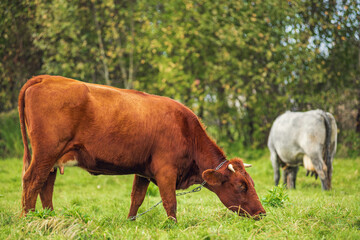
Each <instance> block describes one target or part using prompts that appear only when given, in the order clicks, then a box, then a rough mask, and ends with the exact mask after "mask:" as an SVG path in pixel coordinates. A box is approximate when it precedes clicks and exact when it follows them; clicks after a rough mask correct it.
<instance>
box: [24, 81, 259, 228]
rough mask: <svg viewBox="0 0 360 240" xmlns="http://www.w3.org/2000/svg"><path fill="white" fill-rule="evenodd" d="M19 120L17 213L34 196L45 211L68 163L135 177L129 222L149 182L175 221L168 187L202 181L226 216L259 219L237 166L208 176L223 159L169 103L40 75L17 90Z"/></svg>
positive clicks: (190, 116)
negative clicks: (20, 167) (20, 174)
mask: <svg viewBox="0 0 360 240" xmlns="http://www.w3.org/2000/svg"><path fill="white" fill-rule="evenodd" d="M19 115H20V123H21V133H22V137H23V142H24V158H23V161H24V166H23V194H22V208H23V214H24V215H25V214H26V213H27V212H28V211H29V210H32V209H34V208H35V203H36V199H37V196H38V194H39V193H40V198H41V201H42V205H43V207H44V208H50V209H53V204H52V195H53V188H54V182H55V178H56V168H60V172H61V173H63V171H64V166H66V165H67V164H69V163H71V165H76V166H79V167H81V168H83V169H85V170H87V171H88V172H89V173H91V174H94V175H98V174H109V175H123V174H135V178H134V183H133V189H132V193H131V207H130V212H129V216H128V217H129V218H130V217H132V216H135V215H136V213H137V211H138V209H139V207H140V205H141V204H142V202H143V200H144V197H145V194H146V190H147V187H148V185H149V182H150V181H152V182H154V183H155V184H156V185H157V186H158V187H159V190H160V195H161V198H162V200H163V205H164V208H165V210H166V212H167V215H168V217H170V218H173V219H174V220H175V221H176V196H175V191H176V189H186V188H188V187H189V186H191V185H193V184H199V183H201V182H203V180H205V181H207V183H206V184H205V187H206V188H208V189H210V190H211V191H213V192H215V193H216V194H217V195H218V197H219V198H220V200H221V201H222V202H223V204H224V205H225V206H226V207H228V208H229V209H230V210H232V211H235V212H238V213H239V214H240V215H249V216H259V215H260V214H265V210H264V208H263V207H262V205H261V203H260V201H259V198H258V196H257V194H256V192H255V189H254V183H253V180H252V179H251V177H250V176H249V174H248V173H247V172H246V171H245V168H244V164H243V162H242V160H240V159H237V158H235V159H232V160H230V161H226V162H225V164H224V165H223V166H222V167H221V168H220V169H219V170H217V171H215V170H213V169H214V168H216V167H217V166H219V164H220V163H222V162H223V161H224V160H226V158H225V156H224V153H223V152H222V151H221V150H220V149H219V147H217V145H216V144H215V143H214V142H213V141H212V140H211V139H210V138H209V137H208V135H207V134H206V132H205V130H204V128H203V127H202V125H201V123H200V121H199V120H198V118H197V117H196V115H195V114H194V113H193V112H191V111H190V110H189V109H188V108H187V107H185V106H184V105H182V104H180V103H178V102H176V101H174V100H172V99H170V98H166V97H160V96H155V95H150V94H146V93H143V92H138V91H134V90H125V89H117V88H113V87H108V86H102V85H97V84H89V83H84V82H80V81H76V80H73V79H68V78H64V77H60V76H48V75H43V76H37V77H34V78H32V79H30V80H29V81H28V82H27V83H26V84H25V85H24V86H23V88H22V89H21V92H20V95H19ZM25 124H26V127H25ZM26 129H27V132H28V135H29V139H30V141H31V146H32V158H31V156H30V152H29V149H28V140H27V137H26ZM30 158H31V161H30ZM54 168H55V171H54Z"/></svg>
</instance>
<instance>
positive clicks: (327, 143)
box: [321, 111, 332, 177]
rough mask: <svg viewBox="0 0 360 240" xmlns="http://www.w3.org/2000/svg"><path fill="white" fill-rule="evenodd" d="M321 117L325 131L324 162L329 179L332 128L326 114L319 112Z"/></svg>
mask: <svg viewBox="0 0 360 240" xmlns="http://www.w3.org/2000/svg"><path fill="white" fill-rule="evenodd" d="M321 115H322V116H323V118H324V122H325V131H326V137H325V146H324V160H325V164H326V167H327V174H328V176H329V177H330V176H331V172H332V163H331V149H330V147H331V134H332V128H331V120H330V118H329V116H328V115H327V114H326V112H324V111H321Z"/></svg>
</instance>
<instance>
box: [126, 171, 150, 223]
mask: <svg viewBox="0 0 360 240" xmlns="http://www.w3.org/2000/svg"><path fill="white" fill-rule="evenodd" d="M149 183H150V181H149V180H148V179H146V178H143V177H140V176H138V175H135V177H134V183H133V187H132V192H131V206H130V211H129V215H128V219H131V220H135V219H133V217H134V216H136V214H137V211H138V209H139V207H140V206H141V204H142V203H143V201H144V198H145V195H146V190H147V188H148V186H149Z"/></svg>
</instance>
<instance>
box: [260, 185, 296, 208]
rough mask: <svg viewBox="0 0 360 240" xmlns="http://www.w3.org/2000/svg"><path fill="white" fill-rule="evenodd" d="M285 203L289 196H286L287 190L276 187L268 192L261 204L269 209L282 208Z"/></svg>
mask: <svg viewBox="0 0 360 240" xmlns="http://www.w3.org/2000/svg"><path fill="white" fill-rule="evenodd" d="M286 201H289V196H288V194H287V189H286V187H285V186H283V185H281V184H280V185H278V186H276V187H273V189H271V190H269V193H268V194H267V195H266V196H265V197H263V198H262V201H261V202H262V203H263V204H264V205H265V206H270V207H275V208H278V207H284V204H285V202H286Z"/></svg>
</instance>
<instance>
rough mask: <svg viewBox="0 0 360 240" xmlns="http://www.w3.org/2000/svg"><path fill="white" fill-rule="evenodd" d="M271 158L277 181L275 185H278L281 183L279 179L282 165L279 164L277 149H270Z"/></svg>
mask: <svg viewBox="0 0 360 240" xmlns="http://www.w3.org/2000/svg"><path fill="white" fill-rule="evenodd" d="M270 160H271V164H272V167H273V170H274V181H275V186H277V185H278V184H279V180H280V168H279V167H280V166H279V161H278V156H277V154H276V152H275V150H273V149H270Z"/></svg>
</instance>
